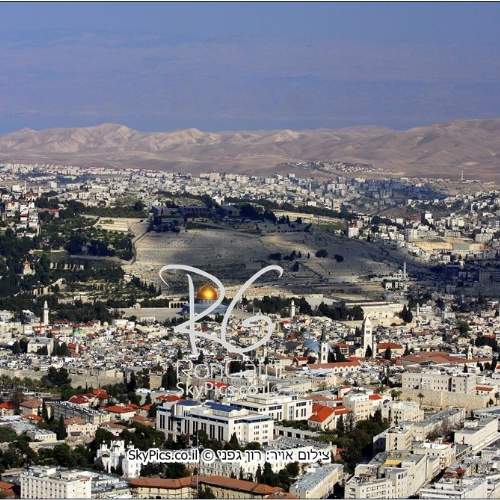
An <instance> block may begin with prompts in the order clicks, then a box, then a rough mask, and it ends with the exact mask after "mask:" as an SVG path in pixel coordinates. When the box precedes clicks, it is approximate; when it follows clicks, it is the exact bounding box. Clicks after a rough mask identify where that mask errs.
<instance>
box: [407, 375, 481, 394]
mask: <svg viewBox="0 0 500 500" xmlns="http://www.w3.org/2000/svg"><path fill="white" fill-rule="evenodd" d="M476 382H477V377H476V376H475V375H470V374H465V373H464V374H459V375H449V374H442V373H441V372H432V373H412V372H405V373H403V376H402V386H403V389H420V390H423V391H447V392H456V393H459V394H475V391H476V385H477V383H476Z"/></svg>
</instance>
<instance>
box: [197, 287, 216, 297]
mask: <svg viewBox="0 0 500 500" xmlns="http://www.w3.org/2000/svg"><path fill="white" fill-rule="evenodd" d="M196 298H197V299H198V300H217V291H216V290H215V288H214V287H213V286H210V285H203V286H202V287H201V288H200V289H199V290H198V292H196Z"/></svg>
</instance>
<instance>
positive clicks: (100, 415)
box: [51, 401, 111, 424]
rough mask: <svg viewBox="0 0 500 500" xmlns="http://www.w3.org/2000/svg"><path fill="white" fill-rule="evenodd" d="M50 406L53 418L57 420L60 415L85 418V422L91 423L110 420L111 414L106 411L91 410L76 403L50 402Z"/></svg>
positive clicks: (65, 417)
mask: <svg viewBox="0 0 500 500" xmlns="http://www.w3.org/2000/svg"><path fill="white" fill-rule="evenodd" d="M51 408H52V414H53V415H54V419H55V420H58V419H59V418H60V417H61V415H62V416H63V418H64V419H67V418H70V417H80V418H81V419H82V420H85V422H89V423H91V424H102V423H104V422H109V421H110V420H111V416H110V414H109V413H107V412H104V411H100V410H92V409H90V408H85V407H82V406H81V405H78V404H74V403H69V402H68V401H61V402H57V403H52V406H51Z"/></svg>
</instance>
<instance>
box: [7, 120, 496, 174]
mask: <svg viewBox="0 0 500 500" xmlns="http://www.w3.org/2000/svg"><path fill="white" fill-rule="evenodd" d="M0 160H1V161H18V162H22V161H25V162H39V163H63V164H73V165H82V166H85V165H103V166H115V167H119V166H123V167H130V166H132V167H138V168H139V167H143V168H157V169H163V170H170V171H184V172H192V173H200V172H206V171H212V170H216V171H225V172H244V173H249V174H256V175H262V174H264V173H269V172H273V171H275V170H276V169H275V167H276V165H278V164H283V163H287V162H301V161H303V162H307V161H314V160H322V161H346V162H357V163H368V164H372V165H373V166H374V167H377V168H382V169H392V170H394V171H396V172H397V173H398V174H400V175H411V176H426V175H432V176H435V175H439V176H443V177H446V176H449V177H454V178H456V177H458V176H460V173H461V170H462V169H463V170H464V175H465V176H466V177H467V178H481V179H483V180H494V181H500V119H494V120H457V121H450V122H443V123H438V124H434V125H429V126H422V127H416V128H412V129H409V130H404V131H397V130H393V129H390V128H387V127H381V126H360V127H349V128H342V129H335V130H329V129H318V130H301V131H293V130H272V131H236V132H218V133H215V132H201V131H200V130H198V129H195V128H190V129H184V130H176V131H173V132H148V133H146V132H139V131H137V130H132V129H130V128H128V127H125V126H123V125H118V124H110V123H104V124H102V125H97V126H94V127H79V128H53V129H45V130H40V131H35V130H32V129H29V128H24V129H21V130H17V131H15V132H12V133H9V134H4V135H0ZM283 168H284V167H282V169H283ZM285 170H286V169H285Z"/></svg>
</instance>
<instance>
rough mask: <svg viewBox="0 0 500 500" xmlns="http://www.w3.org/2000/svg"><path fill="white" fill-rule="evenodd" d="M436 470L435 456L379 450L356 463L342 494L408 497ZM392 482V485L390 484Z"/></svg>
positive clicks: (370, 496) (372, 496) (347, 495)
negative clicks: (364, 461)
mask: <svg viewBox="0 0 500 500" xmlns="http://www.w3.org/2000/svg"><path fill="white" fill-rule="evenodd" d="M438 472H439V459H438V458H437V457H434V456H429V455H417V454H412V453H411V452H409V451H392V452H386V453H379V454H378V455H376V456H375V457H374V458H373V459H372V460H371V461H370V462H369V463H368V464H360V465H358V466H357V467H356V469H355V471H354V476H353V477H352V478H351V479H350V480H349V481H348V482H347V483H346V485H345V495H344V496H345V498H408V497H409V496H410V495H414V494H415V493H416V492H417V491H418V489H419V488H420V487H422V486H423V485H424V484H425V483H426V482H427V481H429V480H430V479H431V478H432V477H434V476H435V475H436V474H437V473H438ZM391 485H392V487H391Z"/></svg>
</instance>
